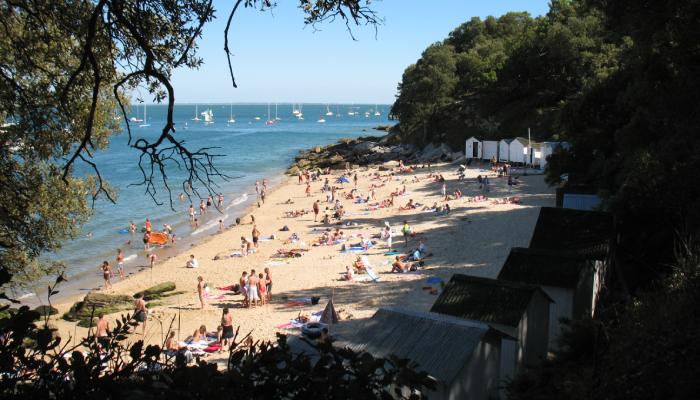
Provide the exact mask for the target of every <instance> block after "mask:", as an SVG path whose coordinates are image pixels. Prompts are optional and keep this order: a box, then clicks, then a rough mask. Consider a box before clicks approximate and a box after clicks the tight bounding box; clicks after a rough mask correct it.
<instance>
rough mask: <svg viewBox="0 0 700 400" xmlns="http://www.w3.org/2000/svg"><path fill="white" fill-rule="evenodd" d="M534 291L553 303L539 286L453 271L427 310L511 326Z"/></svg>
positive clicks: (514, 323) (525, 306)
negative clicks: (443, 288) (453, 273)
mask: <svg viewBox="0 0 700 400" xmlns="http://www.w3.org/2000/svg"><path fill="white" fill-rule="evenodd" d="M538 291H539V292H540V293H542V295H543V296H545V297H546V298H548V299H549V300H550V301H552V302H553V300H552V299H551V298H550V297H549V296H548V295H547V294H546V293H545V292H544V291H543V290H542V289H541V288H540V287H539V286H535V285H528V284H524V283H517V282H509V281H501V280H497V279H488V278H480V277H476V276H469V275H462V274H455V275H453V276H452V279H450V281H449V282H448V283H447V284H446V285H445V290H443V291H442V293H440V296H438V298H437V300H435V303H433V307H432V308H431V309H430V312H434V313H438V314H443V315H449V316H452V317H458V318H464V319H470V320H474V321H480V322H483V323H485V324H501V325H507V326H513V327H514V326H517V325H518V323H519V322H520V319H521V318H522V317H523V313H524V312H525V309H526V308H527V306H528V304H530V300H531V299H532V296H534V294H535V292H538Z"/></svg>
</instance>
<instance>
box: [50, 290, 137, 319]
mask: <svg viewBox="0 0 700 400" xmlns="http://www.w3.org/2000/svg"><path fill="white" fill-rule="evenodd" d="M133 303H134V298H133V297H131V296H126V295H116V294H114V295H110V294H103V293H97V292H89V293H88V294H86V295H85V298H84V299H83V301H78V302H76V303H75V304H73V306H72V307H71V308H70V310H69V311H68V312H67V313H65V314H63V319H66V320H68V321H79V320H84V319H90V317H91V316H93V315H94V316H97V314H99V313H104V314H111V313H115V312H119V311H125V310H129V309H131V308H132V305H133Z"/></svg>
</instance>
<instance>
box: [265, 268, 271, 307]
mask: <svg viewBox="0 0 700 400" xmlns="http://www.w3.org/2000/svg"><path fill="white" fill-rule="evenodd" d="M265 295H267V302H268V303H272V272H270V268H265Z"/></svg>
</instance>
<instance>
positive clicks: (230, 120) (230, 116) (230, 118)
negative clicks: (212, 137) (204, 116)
mask: <svg viewBox="0 0 700 400" xmlns="http://www.w3.org/2000/svg"><path fill="white" fill-rule="evenodd" d="M233 117H234V115H233V103H231V115H229V120H228V121H226V122H236V120H234V119H233Z"/></svg>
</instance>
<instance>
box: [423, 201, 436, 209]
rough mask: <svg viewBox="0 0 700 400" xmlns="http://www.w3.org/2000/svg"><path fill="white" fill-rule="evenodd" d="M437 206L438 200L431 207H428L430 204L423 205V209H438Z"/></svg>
mask: <svg viewBox="0 0 700 400" xmlns="http://www.w3.org/2000/svg"><path fill="white" fill-rule="evenodd" d="M437 208H438V204H437V201H436V202H435V203H433V205H432V206H431V207H428V206H425V207H423V209H422V211H437Z"/></svg>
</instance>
